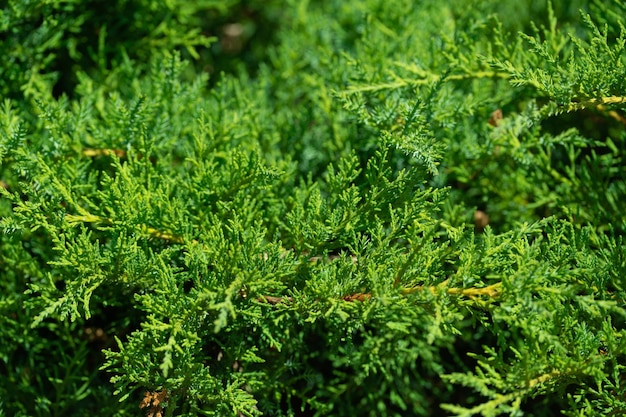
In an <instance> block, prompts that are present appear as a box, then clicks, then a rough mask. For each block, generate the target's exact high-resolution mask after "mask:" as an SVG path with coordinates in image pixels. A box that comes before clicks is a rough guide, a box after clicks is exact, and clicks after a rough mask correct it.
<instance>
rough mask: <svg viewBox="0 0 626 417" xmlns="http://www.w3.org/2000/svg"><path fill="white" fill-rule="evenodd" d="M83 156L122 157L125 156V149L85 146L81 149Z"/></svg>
mask: <svg viewBox="0 0 626 417" xmlns="http://www.w3.org/2000/svg"><path fill="white" fill-rule="evenodd" d="M82 154H83V156H86V157H90V158H92V157H98V156H113V155H115V156H117V157H119V158H124V157H125V156H126V151H125V150H123V149H93V148H85V149H83V150H82Z"/></svg>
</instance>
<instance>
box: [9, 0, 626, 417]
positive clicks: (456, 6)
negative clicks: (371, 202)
mask: <svg viewBox="0 0 626 417" xmlns="http://www.w3.org/2000/svg"><path fill="white" fill-rule="evenodd" d="M418 3H419V4H418ZM551 4H552V10H553V15H554V18H555V21H556V22H558V26H557V28H556V29H557V30H558V31H559V32H562V33H564V34H566V33H571V34H573V35H575V36H581V37H583V38H587V39H588V38H589V32H590V30H589V28H588V26H585V25H584V22H583V18H582V17H581V13H580V10H582V11H583V12H587V13H590V14H591V16H592V18H593V19H594V21H595V22H596V23H597V24H598V25H599V27H602V25H604V24H605V23H606V24H607V25H608V29H607V30H608V33H607V36H606V38H607V42H608V45H612V44H614V43H615V42H616V40H617V39H618V37H619V36H620V31H619V30H620V29H619V25H620V24H622V22H623V20H622V19H623V17H622V16H623V15H622V14H620V13H621V12H624V11H626V10H624V6H623V4H622V3H621V2H619V1H617V0H615V1H601V0H597V1H583V0H576V1H553V2H552V3H551ZM550 25H551V20H550V13H549V7H548V2H547V1H530V0H524V1H502V0H499V1H495V0H488V1H478V0H470V1H464V0H449V1H446V2H442V1H434V0H432V1H430V0H427V1H421V2H414V1H401V0H398V1H388V0H384V1H382V0H368V1H354V2H348V1H342V0H337V1H323V2H321V1H319V2H318V1H295V0H282V1H279V0H270V1H261V0H258V1H252V0H251V1H237V0H229V1H212V0H204V1H203V0H198V1H184V0H169V1H150V0H138V1H130V0H116V1H101V0H93V1H80V0H65V1H61V0H56V1H55V0H47V1H31V0H9V1H8V2H7V3H6V5H5V6H3V7H2V9H1V10H0V55H1V56H2V57H3V61H2V63H0V74H1V75H0V94H1V95H2V97H3V99H10V100H11V103H12V106H13V107H14V108H18V109H19V110H20V112H21V115H22V118H23V120H24V121H25V122H24V123H25V124H24V126H23V127H22V128H20V129H22V130H19V129H18V130H19V132H21V133H20V135H22V136H24V135H25V132H26V131H28V132H29V134H30V135H34V134H38V133H41V134H42V135H45V133H43V131H44V126H45V125H46V124H47V123H48V122H47V121H46V117H48V118H49V117H54V114H53V113H51V110H50V109H51V108H50V107H47V104H48V103H52V102H55V101H57V100H58V102H60V103H63V102H64V100H66V101H65V103H66V105H67V106H68V107H71V106H72V105H76V106H78V105H79V104H80V103H83V104H84V103H87V104H88V105H89V106H90V107H92V108H93V109H95V112H94V113H95V115H93V117H94V118H96V119H98V123H96V124H97V125H99V126H101V127H100V128H102V126H106V123H103V121H105V122H108V121H110V120H112V119H114V117H113V116H111V115H109V116H108V117H109V118H108V119H107V112H106V111H105V110H104V107H103V106H104V105H103V104H102V103H103V102H104V101H105V100H108V99H109V97H111V96H115V97H117V96H119V97H122V98H123V99H127V100H131V99H136V98H138V97H140V96H141V95H142V94H153V95H157V94H159V92H158V91H151V90H150V88H151V87H150V85H156V84H158V83H157V82H156V81H155V80H154V79H155V78H158V77H159V74H161V76H162V77H168V76H171V74H168V73H167V65H165V64H166V63H167V62H168V60H169V59H171V56H172V53H173V52H178V53H179V54H180V55H181V56H182V57H183V58H184V59H185V60H186V61H187V62H188V65H187V66H186V67H185V69H184V72H183V73H182V74H181V75H180V79H181V80H183V82H187V83H194V82H195V83H199V84H202V85H199V86H198V89H199V90H202V89H204V88H206V92H201V93H198V94H196V95H194V94H191V93H190V95H189V97H191V99H190V100H197V101H200V97H201V95H202V94H206V95H207V96H210V97H212V98H213V100H214V102H213V104H212V106H213V107H209V106H207V107H208V108H210V110H212V111H215V112H216V113H219V112H226V113H228V112H230V113H228V114H229V117H232V119H233V120H239V119H237V118H236V117H235V116H236V115H239V114H240V113H238V111H239V110H236V109H237V108H239V107H242V108H245V111H244V110H241V114H243V116H242V119H245V120H247V123H248V124H247V125H245V126H244V127H243V128H242V133H241V135H240V136H237V137H233V138H231V139H233V140H241V142H242V143H244V144H245V142H246V140H247V139H246V138H245V136H246V135H254V136H255V138H254V139H255V140H256V141H257V142H258V146H259V147H260V149H261V151H262V155H263V157H264V158H265V159H266V160H267V161H269V162H274V163H275V162H276V161H281V162H280V163H281V164H282V165H281V168H282V169H284V171H285V172H289V173H293V174H294V175H293V176H290V177H289V178H287V179H281V180H280V181H284V182H285V185H286V186H285V187H283V188H282V190H283V193H284V194H283V195H280V191H277V196H276V198H282V199H284V200H285V201H286V200H288V198H289V193H290V191H289V190H291V189H292V188H293V186H295V185H301V184H312V183H313V182H316V181H319V187H320V190H321V192H322V193H329V192H332V185H330V184H328V183H326V181H325V180H326V179H327V178H328V175H329V172H328V167H329V165H330V164H331V163H332V162H334V161H337V160H339V159H341V158H344V157H345V158H347V157H349V156H350V155H353V154H354V155H356V156H357V161H358V164H361V165H362V166H365V165H366V163H367V161H369V160H370V158H371V157H372V156H373V155H375V154H376V152H377V151H379V150H380V149H381V148H386V147H388V146H389V145H393V146H392V149H394V151H392V157H391V159H392V166H393V167H394V169H395V170H396V172H399V171H400V170H401V169H402V168H405V167H407V166H411V165H415V164H420V165H421V164H424V165H426V166H428V167H429V169H430V170H431V173H432V174H434V175H433V176H432V179H431V180H430V183H429V184H428V185H429V186H434V187H450V191H449V192H450V194H449V198H448V199H447V201H446V202H445V204H444V207H443V210H442V212H441V214H440V215H441V217H442V218H445V220H446V221H447V222H449V223H450V224H452V225H458V226H466V227H470V228H471V227H474V221H475V219H476V216H477V213H480V214H478V216H479V217H480V216H488V217H487V219H488V220H485V218H484V217H482V218H481V220H480V222H479V221H478V220H476V230H477V232H481V231H482V230H483V229H484V227H485V226H486V224H489V225H490V227H491V228H493V229H494V230H496V231H502V232H507V231H509V230H512V229H514V227H515V225H517V224H520V223H524V222H528V223H533V222H536V221H538V220H540V219H542V218H544V217H547V216H551V215H556V216H557V217H559V218H563V219H567V220H570V221H572V222H573V223H575V224H577V225H579V226H582V225H585V224H592V225H595V226H596V227H597V230H599V231H600V232H602V233H607V234H611V233H616V234H617V233H623V232H624V231H625V229H626V221H625V217H624V214H623V210H622V207H621V201H624V199H625V198H626V186H625V185H624V182H623V180H624V175H623V166H624V162H625V161H624V149H626V143H625V141H626V135H625V133H624V119H623V116H620V114H619V113H611V112H616V111H618V110H619V109H613V108H609V109H605V110H602V109H598V108H589V109H583V110H581V111H580V112H576V113H569V112H557V111H555V112H553V113H551V114H549V115H548V116H546V115H545V114H544V113H541V112H540V108H541V107H542V106H544V105H545V104H546V103H549V102H550V101H551V100H554V99H555V97H553V96H551V95H550V94H552V91H547V90H546V91H538V90H536V89H533V87H532V86H531V85H529V84H522V85H512V83H510V82H509V80H508V79H504V78H503V79H498V78H497V77H492V78H489V79H488V80H482V79H480V77H474V78H471V77H468V78H466V79H465V78H460V79H458V80H456V81H453V82H443V79H442V82H439V83H437V82H430V83H427V84H426V83H425V84H424V85H419V84H416V85H410V83H405V81H406V80H409V79H411V77H413V78H415V77H416V75H420V76H421V75H423V74H426V75H425V76H426V77H428V76H434V77H438V76H443V75H455V74H456V75H459V74H472V73H477V72H480V71H487V70H489V69H490V68H491V67H490V65H491V64H494V63H495V62H496V61H497V60H498V59H504V58H507V54H509V53H510V56H508V58H511V60H512V61H514V58H515V56H528V55H527V54H525V53H524V52H519V51H526V52H527V51H528V50H530V49H532V48H531V46H529V44H527V43H526V44H525V43H523V42H522V40H521V39H522V38H520V37H519V36H518V32H524V33H527V34H532V33H533V31H535V29H536V28H549V27H550ZM546 36H547V35H546V34H545V33H544V32H541V33H539V35H538V37H539V38H541V37H546ZM564 36H565V35H564ZM565 37H566V36H565ZM555 39H556V38H555ZM498 48H500V49H498ZM568 48H569V49H568ZM516 51H517V52H516ZM562 53H563V58H564V61H565V60H566V58H567V59H569V58H571V57H572V56H573V55H574V54H575V53H576V49H575V47H574V46H571V45H570V46H567V47H564V48H563V49H562ZM485 57H487V58H486V59H485ZM481 59H482V60H481ZM164 63H165V64H164ZM531 63H532V62H531ZM555 65H556V64H555ZM155 68H158V69H159V70H158V71H157V70H155ZM159 71H160V73H159ZM151 77H152V78H151ZM394 83H396V85H395V86H394ZM398 83H399V84H398ZM402 83H405V84H402ZM368 86H379V87H376V88H370V87H368ZM203 91H204V90H203ZM622 91H624V90H622ZM622 94H623V93H622ZM174 96H176V94H173V95H172V96H171V97H174ZM171 97H170V98H171ZM416 97H417V98H416ZM556 99H557V100H555V102H556V101H558V99H561V97H556ZM172 103H174V104H172V107H171V108H170V107H168V108H167V110H164V111H163V113H164V114H166V113H167V114H177V115H178V116H179V117H178V118H175V117H173V118H172V120H174V122H173V123H172V125H173V126H174V127H173V128H172V129H171V130H170V131H167V132H166V133H167V134H169V135H170V136H169V137H170V138H176V137H177V135H179V136H184V137H187V138H189V137H191V136H193V134H192V132H190V131H189V129H187V128H188V126H185V123H184V121H185V119H184V117H182V116H180V115H181V114H184V113H185V112H187V111H189V112H190V113H191V112H192V111H193V112H195V111H196V110H197V108H198V107H197V106H198V104H197V102H194V103H195V104H194V106H195V107H194V106H192V105H191V104H189V105H188V106H187V104H181V105H180V106H179V107H175V105H176V103H175V102H174V100H173V99H172ZM242 103H243V104H242ZM186 106H187V107H186ZM161 110H163V109H161ZM4 111H5V112H6V113H7V114H8V105H7V104H6V102H5V104H4ZM498 111H499V112H501V113H500V114H501V116H499V117H496V119H493V117H494V114H498V113H497V112H498ZM155 114H158V112H157V111H155ZM193 114H194V115H195V116H198V117H200V114H196V113H193ZM219 114H220V115H223V114H224V113H219ZM233 115H235V116H233ZM616 115H617V116H616ZM244 116H245V117H244ZM500 117H501V119H500ZM7 119H8V118H7ZM155 119H156V117H155ZM258 120H262V121H263V123H256V124H255V121H258ZM153 122H154V124H155V125H157V124H158V123H157V121H156V120H155V121H153ZM15 125H17V122H15ZM207 125H208V124H207ZM405 126H408V128H406V127H405ZM13 127H15V126H8V125H5V126H3V128H4V131H5V132H9V131H11V129H10V128H13ZM409 131H414V132H416V133H415V136H408V134H409V133H410V132H409ZM250 132H253V133H250ZM381 132H385V134H383V135H381ZM80 133H81V134H85V135H87V134H93V133H94V131H93V130H89V129H87V130H86V131H85V132H80ZM100 133H102V132H100ZM163 137H167V135H166V134H165V133H164V134H163ZM242 138H243V139H242ZM519 138H521V139H522V140H521V145H520V144H519V143H515V142H514V140H513V139H519ZM116 139H117V138H112V140H113V142H112V143H110V144H109V146H110V147H111V148H122V147H123V146H124V142H123V141H121V142H114V141H115V140H116ZM525 139H526V140H527V142H524V140H525ZM172 141H173V142H172V143H168V142H167V140H166V139H164V142H163V143H162V146H163V147H164V148H166V147H168V146H170V145H171V146H172V147H175V146H176V144H175V143H174V142H175V140H174V139H172ZM552 142H553V143H554V145H550V143H552ZM546 143H547V144H548V145H550V146H544V145H545V144H546ZM424 148H426V149H428V150H429V152H427V153H425V155H426V156H424V157H423V158H422V157H421V156H420V155H419V154H418V153H419V151H420V149H424ZM178 151H180V150H178ZM172 152H174V153H176V152H177V150H176V149H174V150H173V151H172ZM179 153H180V155H182V152H179ZM416 155H417V157H416ZM433 156H435V157H434V158H432V159H428V157H433ZM2 163H3V165H2V166H0V180H1V181H2V184H0V185H2V186H3V187H4V188H9V189H10V188H11V187H16V186H17V180H16V178H15V177H14V174H13V173H12V172H11V170H10V169H9V168H8V167H9V164H10V163H11V161H10V160H6V159H5V160H4V161H2ZM287 185H288V186H287ZM268 210H269V209H268ZM10 211H11V206H10V204H8V203H7V202H6V201H4V202H0V216H3V217H5V216H9V215H10ZM268 212H269V214H268V216H270V217H271V216H276V217H278V216H279V215H280V212H276V213H272V212H271V210H269V211H268ZM275 220H276V221H275V222H274V223H275V224H276V226H275V227H274V228H273V229H272V230H271V233H272V234H273V235H275V236H281V234H282V235H285V236H286V235H288V233H286V232H285V231H284V230H281V227H282V226H280V225H279V223H280V222H279V221H278V220H277V219H275ZM275 236H272V237H275ZM0 239H1V241H0V244H1V249H0V273H1V274H2V281H1V284H0V291H1V292H2V294H4V295H3V296H2V299H1V300H0V311H1V312H2V314H1V315H0V327H2V328H3V330H2V335H3V336H2V338H3V340H6V341H7V342H6V343H3V346H2V348H0V355H1V358H0V359H1V361H0V374H2V375H6V376H7V377H6V378H2V381H0V393H1V394H2V396H1V397H0V401H1V403H0V412H2V410H4V413H5V415H36V416H49V415H54V416H62V415H63V416H65V415H86V414H89V413H91V414H96V415H120V416H121V415H137V409H136V404H137V402H138V401H137V399H135V401H129V402H128V403H123V404H121V403H118V402H117V399H116V398H115V397H114V396H113V390H112V388H111V386H110V385H109V382H108V375H107V374H104V373H103V372H102V371H99V367H100V366H101V364H102V361H103V358H102V354H101V353H100V351H101V350H102V349H104V348H111V347H112V346H113V340H112V337H111V336H110V335H117V336H118V337H122V336H123V335H125V334H128V333H129V332H131V331H132V330H133V329H135V328H137V326H138V324H139V323H140V322H141V321H142V320H143V318H144V317H143V316H142V314H141V313H138V312H136V311H134V310H132V311H131V310H129V309H128V306H127V305H125V304H124V300H121V299H116V298H115V296H113V295H112V294H114V293H115V288H109V289H106V291H103V294H102V296H101V299H102V300H104V301H102V303H101V304H98V305H97V307H96V308H97V310H95V311H93V312H92V318H91V319H90V320H87V321H77V322H74V323H65V322H61V323H59V322H54V321H52V320H50V321H46V322H44V324H43V326H40V327H38V328H34V329H33V328H31V327H30V324H31V322H32V320H33V317H34V316H35V314H36V312H34V311H30V310H29V309H28V308H25V307H24V306H25V299H26V295H24V291H25V290H26V289H27V285H26V283H25V282H26V281H27V279H39V280H41V279H43V277H44V274H43V273H42V271H43V270H45V268H46V265H47V262H48V261H49V260H50V259H51V255H50V254H49V247H48V243H47V242H46V239H45V237H44V236H43V233H41V231H37V230H33V231H31V232H29V233H28V234H26V235H24V236H22V237H21V238H18V237H16V236H15V235H9V234H3V235H2V236H1V237H0ZM25 278H26V279H25ZM106 294H110V295H111V296H110V297H107V295H106ZM126 301H127V300H126ZM325 331H326V330H325V329H319V331H318V333H320V334H321V333H323V332H325ZM309 337H310V336H309ZM462 339H463V340H459V341H457V342H456V343H457V344H459V345H460V347H462V348H463V349H468V350H469V349H470V348H475V346H476V345H478V344H480V342H481V340H480V338H479V337H478V336H477V338H475V339H472V338H471V337H469V336H464V337H463V338H462ZM465 339H467V340H465ZM315 343H319V344H322V345H323V342H322V341H320V340H316V341H315ZM322 348H323V347H320V349H322ZM322 350H323V349H322ZM453 356H454V355H453ZM327 359H328V360H329V361H330V360H331V359H333V358H327ZM334 359H337V358H334ZM456 359H457V357H456V356H454V358H452V359H451V360H456ZM324 360H326V359H324ZM337 360H339V359H337ZM312 362H315V360H313V359H312ZM57 364H60V366H57ZM419 371H420V370H419V369H413V370H411V372H414V373H415V374H416V375H417V374H419ZM428 372H432V370H429V371H428ZM366 383H367V384H377V383H378V381H373V380H367V381H366ZM385 383H389V384H391V382H389V381H387V382H385ZM405 388H406V387H405ZM407 395H409V396H410V395H413V394H407ZM415 395H417V394H415ZM451 395H452V398H454V397H455V396H457V397H463V396H466V395H472V394H469V393H468V392H467V391H460V392H458V393H454V394H451ZM418 399H419V400H423V398H418ZM543 400H544V399H542V398H540V399H539V400H538V401H537V402H536V403H535V404H533V403H530V404H529V405H526V407H527V408H529V409H532V408H533V407H535V408H534V410H530V411H534V412H535V413H537V415H541V413H543V412H547V411H545V410H544V409H543V408H544V407H547V406H546V405H545V402H543ZM371 401H374V400H373V399H371ZM371 401H370V402H367V404H368V405H369V404H371ZM129 404H130V405H129ZM380 407H381V410H382V411H380V412H381V413H384V412H385V405H384V404H382V405H380ZM296 408H297V407H296ZM427 410H428V407H425V408H424V413H425V412H427ZM543 415H547V414H543Z"/></svg>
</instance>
